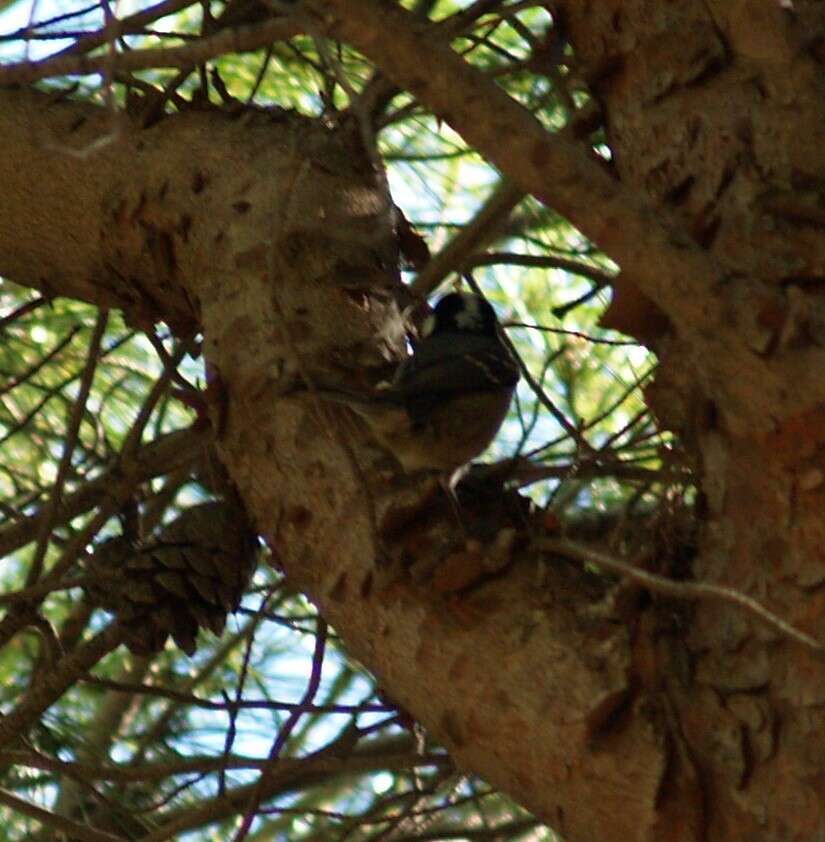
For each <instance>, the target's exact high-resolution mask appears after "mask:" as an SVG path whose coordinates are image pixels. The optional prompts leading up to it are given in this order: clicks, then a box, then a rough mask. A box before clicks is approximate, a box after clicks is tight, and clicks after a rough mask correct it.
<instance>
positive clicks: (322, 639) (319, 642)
mask: <svg viewBox="0 0 825 842" xmlns="http://www.w3.org/2000/svg"><path fill="white" fill-rule="evenodd" d="M326 643H327V624H326V622H325V621H324V620H323V619H322V618H321V617H318V620H317V631H316V633H315V651H314V652H313V653H312V670H311V671H310V674H309V680H308V681H307V687H306V690H305V691H304V695H303V697H302V698H301V707H299V708H298V709H296V710H293V711H291V712H290V714H289V716H288V717H287V718H286V721H285V722H284V724H283V725H282V726H281V728H280V729H279V731H278V735H277V736H276V737H275V741H274V742H273V743H272V748H271V749H270V750H269V756H268V758H267V759H268V761H269V764H273V763H274V761H276V760H277V759H278V757H279V756H280V754H281V752H282V751H283V749H284V746H285V745H286V741H287V740H288V739H289V735H290V734H291V733H292V732H293V730H294V729H295V726H296V725H297V724H298V721H299V720H300V718H301V717H302V716H303V715H304V713H306V711H307V708H308V706H310V705H311V704H312V702H313V699H314V698H315V694H316V693H317V692H318V688H319V687H320V685H321V671H322V668H323V665H324V654H325V652H326ZM269 764H268V765H267V768H266V769H265V770H264V771H263V772H262V773H261V776H260V778H259V779H258V784H257V786H256V787H255V789H254V790H253V793H252V796H251V797H250V799H249V806H248V807H247V809H246V813H245V815H244V817H243V821H242V822H241V826H240V827H239V828H238V832H237V833H236V834H235V836H234V838H233V842H242V840H243V839H245V838H246V836H247V834H248V833H249V830H250V828H251V827H252V822H253V820H254V819H255V816H256V815H257V812H258V807H259V806H260V805H261V801H262V800H263V797H264V793H265V791H266V788H267V786H266V785H267V782H268V781H267V779H268V775H269V773H270V769H271V768H272V766H271V765H269Z"/></svg>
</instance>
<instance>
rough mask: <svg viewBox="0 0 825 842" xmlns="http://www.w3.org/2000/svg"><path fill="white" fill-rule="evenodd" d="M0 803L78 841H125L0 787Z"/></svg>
mask: <svg viewBox="0 0 825 842" xmlns="http://www.w3.org/2000/svg"><path fill="white" fill-rule="evenodd" d="M0 804H4V805H5V806H6V807H9V808H10V809H12V810H14V811H15V812H16V813H21V814H22V815H24V816H29V818H32V819H34V820H35V821H38V822H40V823H41V824H43V825H45V826H46V827H52V828H54V829H55V830H58V831H60V834H61V836H63V835H64V834H65V837H66V838H67V839H77V840H78V842H126V840H125V839H124V837H123V836H114V835H112V834H111V833H106V832H105V831H103V830H96V829H95V828H93V827H91V826H90V825H87V824H79V823H78V822H75V821H72V820H71V819H68V818H66V816H60V815H58V814H57V813H53V812H51V810H46V809H44V808H43V807H38V806H37V804H32V803H31V801H25V800H24V799H22V798H18V797H17V796H16V795H14V794H13V793H11V792H9V791H8V790H7V789H0Z"/></svg>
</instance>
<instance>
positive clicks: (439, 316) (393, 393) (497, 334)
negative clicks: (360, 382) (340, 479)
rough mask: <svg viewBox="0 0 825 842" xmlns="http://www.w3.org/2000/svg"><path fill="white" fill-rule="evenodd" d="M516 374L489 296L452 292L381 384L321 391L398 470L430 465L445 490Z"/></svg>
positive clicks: (482, 445)
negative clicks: (444, 480) (361, 390)
mask: <svg viewBox="0 0 825 842" xmlns="http://www.w3.org/2000/svg"><path fill="white" fill-rule="evenodd" d="M519 377H520V371H519V365H518V362H517V361H516V359H515V357H514V356H513V354H512V352H511V351H510V348H509V347H508V345H507V344H506V343H505V341H504V340H503V338H502V333H501V326H500V324H499V322H498V319H497V317H496V314H495V311H494V310H493V308H492V306H491V305H490V304H489V302H488V301H486V300H485V299H484V298H483V297H482V296H480V295H476V294H472V293H459V292H452V293H449V294H447V295H445V296H444V297H442V298H441V299H440V300H439V301H438V302H437V304H436V306H435V308H434V310H433V311H432V313H430V315H429V316H428V317H427V318H426V319H425V321H424V323H423V325H422V327H421V331H420V334H419V339H418V341H417V342H416V344H415V346H414V349H413V353H412V354H411V355H410V356H408V357H407V358H406V359H404V360H403V361H402V362H401V364H400V365H399V366H398V368H397V370H396V372H395V374H394V376H393V378H392V380H391V381H390V382H389V383H387V384H385V385H384V388H381V387H379V388H376V389H375V390H374V391H372V392H370V393H368V394H355V393H352V392H346V391H343V390H333V392H332V393H328V394H326V395H322V396H326V397H330V398H331V399H332V400H335V401H338V402H342V403H345V404H347V405H348V406H350V407H351V408H352V409H353V410H355V412H357V414H358V415H360V416H361V417H362V418H363V419H364V421H365V422H366V424H367V426H368V428H369V430H370V431H371V433H372V435H373V437H374V438H375V439H376V440H377V442H378V443H379V445H380V446H381V447H382V449H384V450H386V451H388V452H389V453H391V454H392V455H393V456H394V457H395V459H396V460H397V462H398V463H399V464H400V466H401V468H402V469H403V471H404V472H405V473H408V474H412V473H417V472H419V471H436V472H438V473H439V474H440V475H442V477H445V476H446V477H448V484H449V486H450V487H451V488H452V487H454V485H455V483H456V482H457V481H458V479H460V476H461V475H462V471H463V469H464V468H465V467H466V466H467V465H468V464H469V463H470V462H471V461H472V460H473V459H474V458H475V457H476V456H478V455H479V454H480V453H481V452H482V451H483V450H485V449H486V448H487V446H488V445H489V444H490V442H491V441H492V440H493V438H494V437H495V435H496V433H497V432H498V430H499V428H500V427H501V425H502V423H503V422H504V419H505V418H506V416H507V412H508V410H509V408H510V402H511V400H512V397H513V392H514V390H515V388H516V385H517V384H518V381H519Z"/></svg>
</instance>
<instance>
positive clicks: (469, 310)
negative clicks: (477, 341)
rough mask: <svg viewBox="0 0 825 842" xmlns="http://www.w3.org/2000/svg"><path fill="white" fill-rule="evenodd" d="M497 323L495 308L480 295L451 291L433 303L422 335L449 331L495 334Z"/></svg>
mask: <svg viewBox="0 0 825 842" xmlns="http://www.w3.org/2000/svg"><path fill="white" fill-rule="evenodd" d="M497 324H498V320H497V319H496V313H495V310H493V308H492V307H491V306H490V305H489V304H488V303H487V302H486V301H485V300H484V299H483V298H482V297H481V296H480V295H472V294H470V293H466V292H451V293H450V294H449V295H445V296H444V297H443V298H442V299H440V300H439V302H438V304H436V305H435V310H433V312H432V313H431V314H430V315H429V316H428V317H427V320H426V321H425V322H424V327H423V330H422V335H423V336H425V337H426V336H432V335H433V334H436V333H447V332H449V333H474V334H482V335H487V336H495V334H496V325H497Z"/></svg>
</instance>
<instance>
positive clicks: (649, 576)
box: [535, 538, 825, 652]
mask: <svg viewBox="0 0 825 842" xmlns="http://www.w3.org/2000/svg"><path fill="white" fill-rule="evenodd" d="M535 546H536V548H537V549H540V550H544V551H545V552H552V553H558V554H559V555H563V556H565V557H567V558H572V559H575V560H576V561H580V562H584V563H586V564H596V565H598V566H599V567H603V568H604V569H605V570H610V571H612V572H613V573H618V574H619V575H620V576H622V577H624V578H626V579H630V580H631V581H633V582H638V583H639V584H640V585H643V586H644V587H645V588H647V589H648V590H649V591H652V592H653V593H658V594H663V595H664V596H670V597H674V598H675V599H685V600H691V601H694V600H700V599H702V600H704V599H715V600H719V601H721V602H727V603H729V604H731V605H738V606H739V607H740V608H742V609H744V610H745V611H746V612H747V613H748V614H751V615H752V616H754V617H756V618H757V619H759V620H761V621H762V622H763V623H765V624H766V625H768V626H770V627H771V628H772V629H774V630H776V631H778V632H780V633H781V634H783V635H785V636H786V637H789V638H791V639H792V640H796V641H797V642H798V643H801V644H803V645H804V646H807V647H809V648H810V649H813V650H814V651H816V652H821V651H822V650H823V649H825V646H823V644H822V643H820V642H819V641H818V640H817V639H816V638H815V637H812V636H811V635H809V634H807V633H806V632H803V631H800V630H799V629H797V628H796V627H795V626H792V625H791V624H790V623H789V622H787V620H783V619H782V618H781V617H779V616H777V615H776V614H774V613H773V612H772V611H770V610H769V609H767V608H765V606H764V605H762V604H761V603H760V602H757V601H756V600H755V599H753V597H750V596H748V595H747V594H744V593H742V592H741V591H737V590H734V589H733V588H727V587H724V586H723V585H712V584H710V583H708V582H677V581H676V580H675V579H668V578H667V577H666V576H659V575H658V574H656V573H650V572H648V571H647V570H642V569H641V568H639V567H636V566H635V565H634V564H632V563H630V562H627V561H623V560H621V559H618V558H614V557H613V556H611V555H608V554H607V553H603V552H600V551H599V550H593V549H590V547H586V546H584V545H583V544H578V543H576V542H574V541H566V540H562V539H557V538H542V539H540V540H539V541H537V542H536V545H535Z"/></svg>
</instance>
